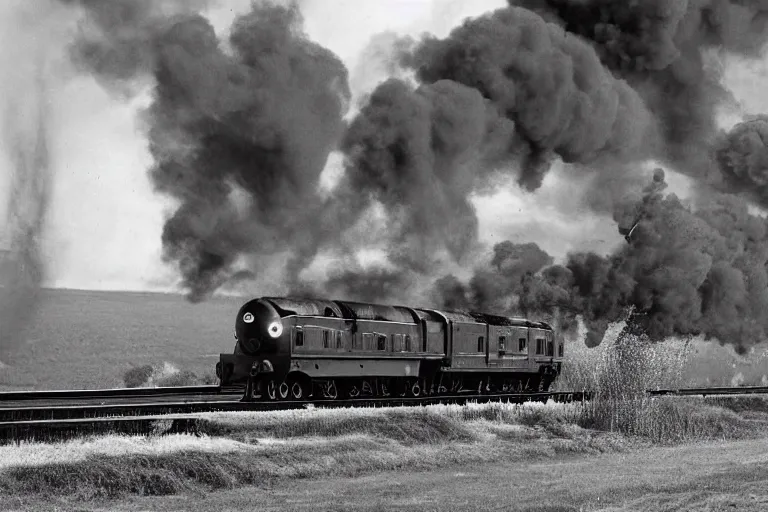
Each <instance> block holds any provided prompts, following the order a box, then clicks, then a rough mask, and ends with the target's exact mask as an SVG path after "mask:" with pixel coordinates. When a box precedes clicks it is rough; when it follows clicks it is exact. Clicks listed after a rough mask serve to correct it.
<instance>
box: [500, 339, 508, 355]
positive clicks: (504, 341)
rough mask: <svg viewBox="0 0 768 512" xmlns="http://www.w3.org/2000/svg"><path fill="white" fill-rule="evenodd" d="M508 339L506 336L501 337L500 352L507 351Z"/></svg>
mask: <svg viewBox="0 0 768 512" xmlns="http://www.w3.org/2000/svg"><path fill="white" fill-rule="evenodd" d="M506 345H507V337H506V336H499V352H504V351H506V350H507V347H506Z"/></svg>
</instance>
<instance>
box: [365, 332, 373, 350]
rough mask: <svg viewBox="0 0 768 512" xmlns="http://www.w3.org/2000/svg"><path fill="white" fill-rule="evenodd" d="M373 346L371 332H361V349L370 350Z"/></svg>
mask: <svg viewBox="0 0 768 512" xmlns="http://www.w3.org/2000/svg"><path fill="white" fill-rule="evenodd" d="M372 348H373V334H371V333H369V332H366V333H364V334H363V350H371V349H372Z"/></svg>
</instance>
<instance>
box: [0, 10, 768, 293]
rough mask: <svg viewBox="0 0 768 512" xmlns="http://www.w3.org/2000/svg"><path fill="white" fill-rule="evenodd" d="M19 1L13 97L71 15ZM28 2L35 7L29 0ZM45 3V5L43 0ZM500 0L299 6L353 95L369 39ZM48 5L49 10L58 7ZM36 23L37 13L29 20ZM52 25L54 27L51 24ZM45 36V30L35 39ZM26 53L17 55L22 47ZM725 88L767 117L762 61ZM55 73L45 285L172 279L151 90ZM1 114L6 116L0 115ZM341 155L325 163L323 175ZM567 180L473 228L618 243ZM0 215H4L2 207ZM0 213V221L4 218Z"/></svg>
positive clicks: (727, 116) (12, 44)
mask: <svg viewBox="0 0 768 512" xmlns="http://www.w3.org/2000/svg"><path fill="white" fill-rule="evenodd" d="M23 3H24V2H18V1H11V2H4V3H3V4H2V5H0V16H2V19H1V20H0V23H1V25H0V33H1V35H0V66H1V67H0V73H2V76H0V84H2V85H0V93H4V94H18V93H19V88H20V87H22V88H23V86H22V85H20V84H23V83H24V80H23V78H19V77H20V76H21V75H20V74H23V72H24V69H26V68H25V66H24V65H23V62H21V61H20V57H19V55H24V54H23V50H24V49H25V48H28V47H29V45H32V44H37V45H46V44H49V45H53V46H55V47H56V48H58V49H61V48H62V47H64V45H65V44H66V40H67V37H68V36H67V35H66V34H67V31H68V30H71V28H72V27H73V26H74V25H73V21H74V20H73V19H71V18H69V17H66V16H63V17H61V16H59V17H54V16H52V15H50V13H49V15H48V16H47V17H40V18H39V20H38V21H36V22H35V23H36V28H35V29H34V30H26V29H24V30H22V29H20V28H19V27H18V16H19V12H20V10H21V8H20V6H22V4H23ZM32 3H37V1H36V0H32ZM39 4H40V5H51V4H48V3H46V2H44V1H40V2H39ZM505 4H506V2H505V1H504V0H482V1H477V0H473V1H469V0H465V1H459V0H386V1H385V0H367V1H362V2H361V1H359V0H305V1H303V2H301V5H302V12H303V13H304V17H305V21H306V25H305V28H306V31H307V33H308V34H309V36H310V37H311V38H312V39H314V40H315V41H317V42H319V43H320V44H322V45H324V46H326V47H327V48H329V49H330V50H332V51H333V52H335V53H336V54H337V55H339V57H340V58H341V59H342V60H343V61H344V63H345V64H346V66H347V68H348V69H349V70H350V74H351V76H350V83H351V84H352V87H353V93H354V95H355V98H359V97H360V95H361V94H364V93H366V92H368V91H370V90H371V88H372V87H374V86H375V85H376V83H377V82H378V81H380V80H382V79H384V78H385V77H384V76H383V75H381V74H380V73H379V74H378V76H377V73H376V72H375V70H374V71H372V70H371V69H370V68H369V67H367V66H366V65H365V64H366V63H365V62H364V61H363V62H361V61H360V56H361V52H362V51H363V50H364V49H365V47H366V45H367V44H368V43H369V41H370V39H371V37H372V36H374V35H376V34H379V33H381V32H384V31H394V32H397V33H399V34H410V35H413V36H418V35H419V34H421V33H423V32H431V33H433V34H436V35H438V36H444V35H446V34H447V32H448V31H449V30H450V29H451V28H452V27H454V26H455V25H456V24H458V23H459V22H460V21H461V20H462V19H463V18H464V17H466V16H472V15H477V14H480V13H482V12H485V11H488V10H490V9H493V8H495V7H500V6H503V5H505ZM247 5H248V2H243V1H240V2H231V1H229V0H228V1H227V6H228V7H227V8H218V9H215V10H213V11H211V12H210V13H209V14H210V19H211V20H212V22H213V24H214V26H215V27H216V28H217V30H218V31H220V32H221V33H225V32H226V30H227V27H228V26H229V24H230V23H231V21H232V19H233V17H234V16H235V15H236V13H237V12H239V11H244V10H245V9H246V8H247ZM54 11H55V9H54ZM36 20H37V18H36ZM52 27H53V28H54V30H52ZM41 34H44V36H41ZM20 52H21V53H20ZM727 66H728V68H727V69H728V71H727V72H726V83H727V86H728V87H729V88H730V89H731V90H732V91H733V93H734V96H735V99H736V102H737V104H736V106H735V108H734V109H731V110H729V111H727V112H724V115H723V123H724V125H726V126H727V125H732V124H734V123H735V122H737V121H739V120H741V116H743V115H744V114H752V113H759V112H768V98H766V97H765V95H764V94H763V92H762V91H763V90H764V89H763V88H764V87H765V85H766V84H768V76H767V75H768V63H766V62H765V61H761V62H758V63H754V62H753V63H749V64H746V63H743V62H736V61H734V62H729V63H727ZM66 71H67V70H66V69H64V70H61V69H59V70H57V71H56V73H57V79H56V80H54V81H52V82H51V86H52V97H51V111H50V116H51V119H50V125H51V141H52V147H51V165H52V170H53V173H54V188H53V196H52V203H51V209H50V222H49V224H48V230H47V232H46V238H45V251H46V257H47V259H48V261H49V263H50V273H49V281H50V282H49V284H50V285H54V286H62V287H73V288H96V289H132V290H140V289H158V288H163V287H165V286H167V283H169V282H170V281H171V280H172V279H173V276H174V275H173V271H172V269H169V268H167V267H165V266H164V265H163V264H162V262H161V258H160V247H161V241H160V234H161V229H162V224H163V218H164V214H165V213H166V212H167V211H168V210H169V208H170V207H171V206H172V205H171V204H170V203H169V200H168V199H167V198H164V197H162V196H159V195H157V194H155V193H154V192H153V191H152V189H151V186H150V184H149V180H148V177H147V172H146V171H147V169H148V167H149V165H150V163H151V158H150V157H149V154H148V152H147V148H146V139H145V137H144V136H143V135H142V132H141V126H140V124H139V119H138V117H137V112H138V111H139V109H140V108H141V107H142V105H144V104H146V102H147V101H148V97H147V95H144V96H142V97H139V98H136V99H134V100H131V101H130V102H127V101H125V100H124V99H122V98H117V97H114V96H110V95H109V94H108V93H107V92H106V91H105V90H104V89H102V88H101V87H100V86H98V85H97V84H96V82H95V81H94V80H93V79H92V78H90V77H87V76H82V75H76V74H74V73H67V72H66ZM0 115H3V113H2V112H0ZM5 149H6V148H0V192H2V195H0V197H5V196H7V188H8V187H7V184H8V177H9V173H10V172H11V167H10V165H9V163H8V159H7V158H8V155H7V154H6V153H5ZM334 167H338V161H337V160H336V161H334V159H333V158H332V159H330V163H329V168H328V173H329V175H332V174H333V171H334V169H333V168H334ZM668 181H669V182H670V184H671V189H672V190H674V191H676V192H678V193H680V194H683V195H684V194H685V192H686V181H687V180H686V179H685V178H683V177H681V176H679V175H675V174H674V173H672V174H668ZM572 197H574V194H573V193H572V191H571V190H570V185H567V186H566V185H564V183H563V180H562V178H561V176H560V175H559V173H558V172H557V170H556V171H555V172H553V173H550V174H549V175H548V176H547V179H546V180H545V183H544V186H543V187H542V188H541V189H540V190H538V191H537V192H536V194H525V193H523V192H521V191H520V190H519V189H518V188H517V187H516V186H514V185H509V186H507V187H506V188H504V189H502V190H499V191H498V193H497V194H495V195H494V196H492V197H476V198H475V205H476V207H477V210H478V216H479V219H480V233H481V237H482V239H483V240H485V241H488V242H490V243H494V242H497V241H501V240H505V239H511V240H513V241H516V242H525V241H533V242H537V243H539V244H540V245H541V247H542V248H543V249H544V250H546V251H547V252H549V253H550V254H552V255H553V256H555V257H562V256H563V255H564V254H565V253H566V252H567V251H569V250H574V249H592V250H597V251H599V252H607V251H608V250H609V249H610V248H611V247H613V246H615V245H616V244H617V243H620V242H621V238H620V237H619V235H618V233H617V232H616V227H615V223H614V222H613V221H612V220H611V219H610V218H608V217H606V218H599V217H595V216H594V215H593V214H587V213H583V212H579V211H578V207H577V206H576V204H575V203H574V204H573V205H569V204H568V200H569V198H572ZM0 215H2V213H0ZM0 220H3V221H4V218H3V217H0Z"/></svg>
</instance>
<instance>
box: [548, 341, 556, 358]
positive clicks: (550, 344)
mask: <svg viewBox="0 0 768 512" xmlns="http://www.w3.org/2000/svg"><path fill="white" fill-rule="evenodd" d="M554 355H555V342H554V341H552V340H549V341H547V356H549V357H553V356H554Z"/></svg>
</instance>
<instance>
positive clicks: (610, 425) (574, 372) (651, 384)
mask: <svg viewBox="0 0 768 512" xmlns="http://www.w3.org/2000/svg"><path fill="white" fill-rule="evenodd" d="M621 328H622V325H621V324H618V325H614V326H613V327H612V330H611V331H609V332H608V334H607V335H606V338H605V340H604V341H603V343H602V344H601V345H600V346H598V347H595V348H588V347H586V345H585V344H584V342H583V339H584V336H583V333H581V334H582V335H581V336H580V339H577V340H572V341H571V342H570V343H569V349H570V351H569V353H567V354H566V357H567V360H566V364H565V369H564V372H563V375H562V376H561V380H560V381H559V382H558V387H559V388H560V389H577V390H590V391H593V392H594V394H595V399H594V400H592V401H590V402H588V403H585V404H584V405H583V406H582V407H581V410H580V413H579V415H578V416H579V417H578V418H577V419H576V420H575V423H577V424H578V425H580V426H581V427H584V428H589V429H596V430H601V431H607V432H617V433H621V434H624V435H630V436H639V437H643V438H646V439H649V440H651V441H652V442H655V443H662V444H669V443H678V442H684V441H692V440H703V439H739V438H744V437H751V436H755V435H762V434H763V433H764V432H765V430H766V429H765V427H766V422H765V421H764V419H765V418H755V417H745V415H744V414H743V412H744V409H742V410H737V409H734V408H733V407H729V406H728V405H726V403H725V402H714V401H712V400H709V401H705V400H703V399H696V398H674V397H663V398H651V397H649V396H648V395H647V394H646V390H648V389H658V388H676V387H684V386H689V385H693V384H696V382H692V379H691V361H692V360H694V359H695V358H697V357H699V355H700V353H701V351H702V350H703V349H704V348H705V347H710V348H711V345H712V344H711V343H709V342H704V341H702V340H693V339H689V340H681V339H670V340H667V341H665V342H663V343H651V342H649V341H648V340H647V339H644V338H641V337H637V336H619V332H620V330H621ZM723 350H725V349H724V348H722V347H720V349H718V351H723ZM696 367H697V368H698V367H700V366H696ZM751 405H752V406H754V405H755V404H754V403H753V404H751ZM745 408H746V406H745ZM737 412H742V414H737Z"/></svg>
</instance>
